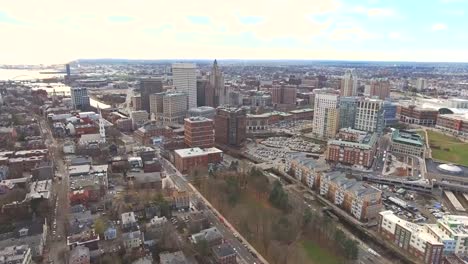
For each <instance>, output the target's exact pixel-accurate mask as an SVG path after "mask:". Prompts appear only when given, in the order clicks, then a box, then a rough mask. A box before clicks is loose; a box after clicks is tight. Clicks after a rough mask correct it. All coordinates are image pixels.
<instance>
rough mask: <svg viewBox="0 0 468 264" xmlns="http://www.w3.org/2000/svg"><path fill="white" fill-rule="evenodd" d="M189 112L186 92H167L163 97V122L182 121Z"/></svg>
mask: <svg viewBox="0 0 468 264" xmlns="http://www.w3.org/2000/svg"><path fill="white" fill-rule="evenodd" d="M186 114H187V94H186V93H180V92H176V93H166V94H165V95H164V97H163V122H164V123H168V124H173V123H182V122H183V120H184V117H185V115H186Z"/></svg>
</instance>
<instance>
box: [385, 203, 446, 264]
mask: <svg viewBox="0 0 468 264" xmlns="http://www.w3.org/2000/svg"><path fill="white" fill-rule="evenodd" d="M378 231H379V232H380V233H381V234H382V236H383V237H384V238H385V239H387V240H389V242H391V243H393V244H395V245H396V246H397V247H399V248H401V249H402V250H404V251H406V252H408V253H409V254H411V255H413V256H414V257H416V258H417V259H418V260H420V261H421V262H422V263H425V264H440V263H441V262H442V257H443V250H444V244H443V243H442V242H440V241H439V239H438V237H437V236H435V235H434V232H433V231H431V229H430V228H428V226H427V225H418V224H415V223H411V222H408V221H406V220H403V219H401V218H399V217H398V216H396V215H395V214H394V213H393V212H392V211H383V212H380V213H379V224H378Z"/></svg>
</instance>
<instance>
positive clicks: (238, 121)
mask: <svg viewBox="0 0 468 264" xmlns="http://www.w3.org/2000/svg"><path fill="white" fill-rule="evenodd" d="M245 138H246V110H245V109H243V108H229V107H218V108H217V109H216V116H215V141H216V143H218V144H221V145H228V146H233V147H240V146H242V144H243V143H244V141H245Z"/></svg>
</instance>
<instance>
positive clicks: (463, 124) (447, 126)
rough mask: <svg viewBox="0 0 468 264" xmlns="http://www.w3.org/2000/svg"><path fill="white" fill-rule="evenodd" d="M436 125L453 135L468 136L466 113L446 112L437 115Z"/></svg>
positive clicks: (467, 117)
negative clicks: (445, 113)
mask: <svg viewBox="0 0 468 264" xmlns="http://www.w3.org/2000/svg"><path fill="white" fill-rule="evenodd" d="M436 127H437V128H438V129H440V130H444V131H447V132H450V133H453V134H455V135H459V136H462V137H468V115H467V114H448V115H439V116H438V117H437V123H436Z"/></svg>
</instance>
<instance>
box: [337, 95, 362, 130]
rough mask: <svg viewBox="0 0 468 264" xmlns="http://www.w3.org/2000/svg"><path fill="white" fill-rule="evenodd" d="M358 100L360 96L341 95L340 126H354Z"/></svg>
mask: <svg viewBox="0 0 468 264" xmlns="http://www.w3.org/2000/svg"><path fill="white" fill-rule="evenodd" d="M358 101H359V97H356V96H348V97H340V100H339V108H340V109H339V113H340V115H339V118H340V121H339V125H338V127H339V128H354V121H355V119H356V110H357V104H358Z"/></svg>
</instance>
